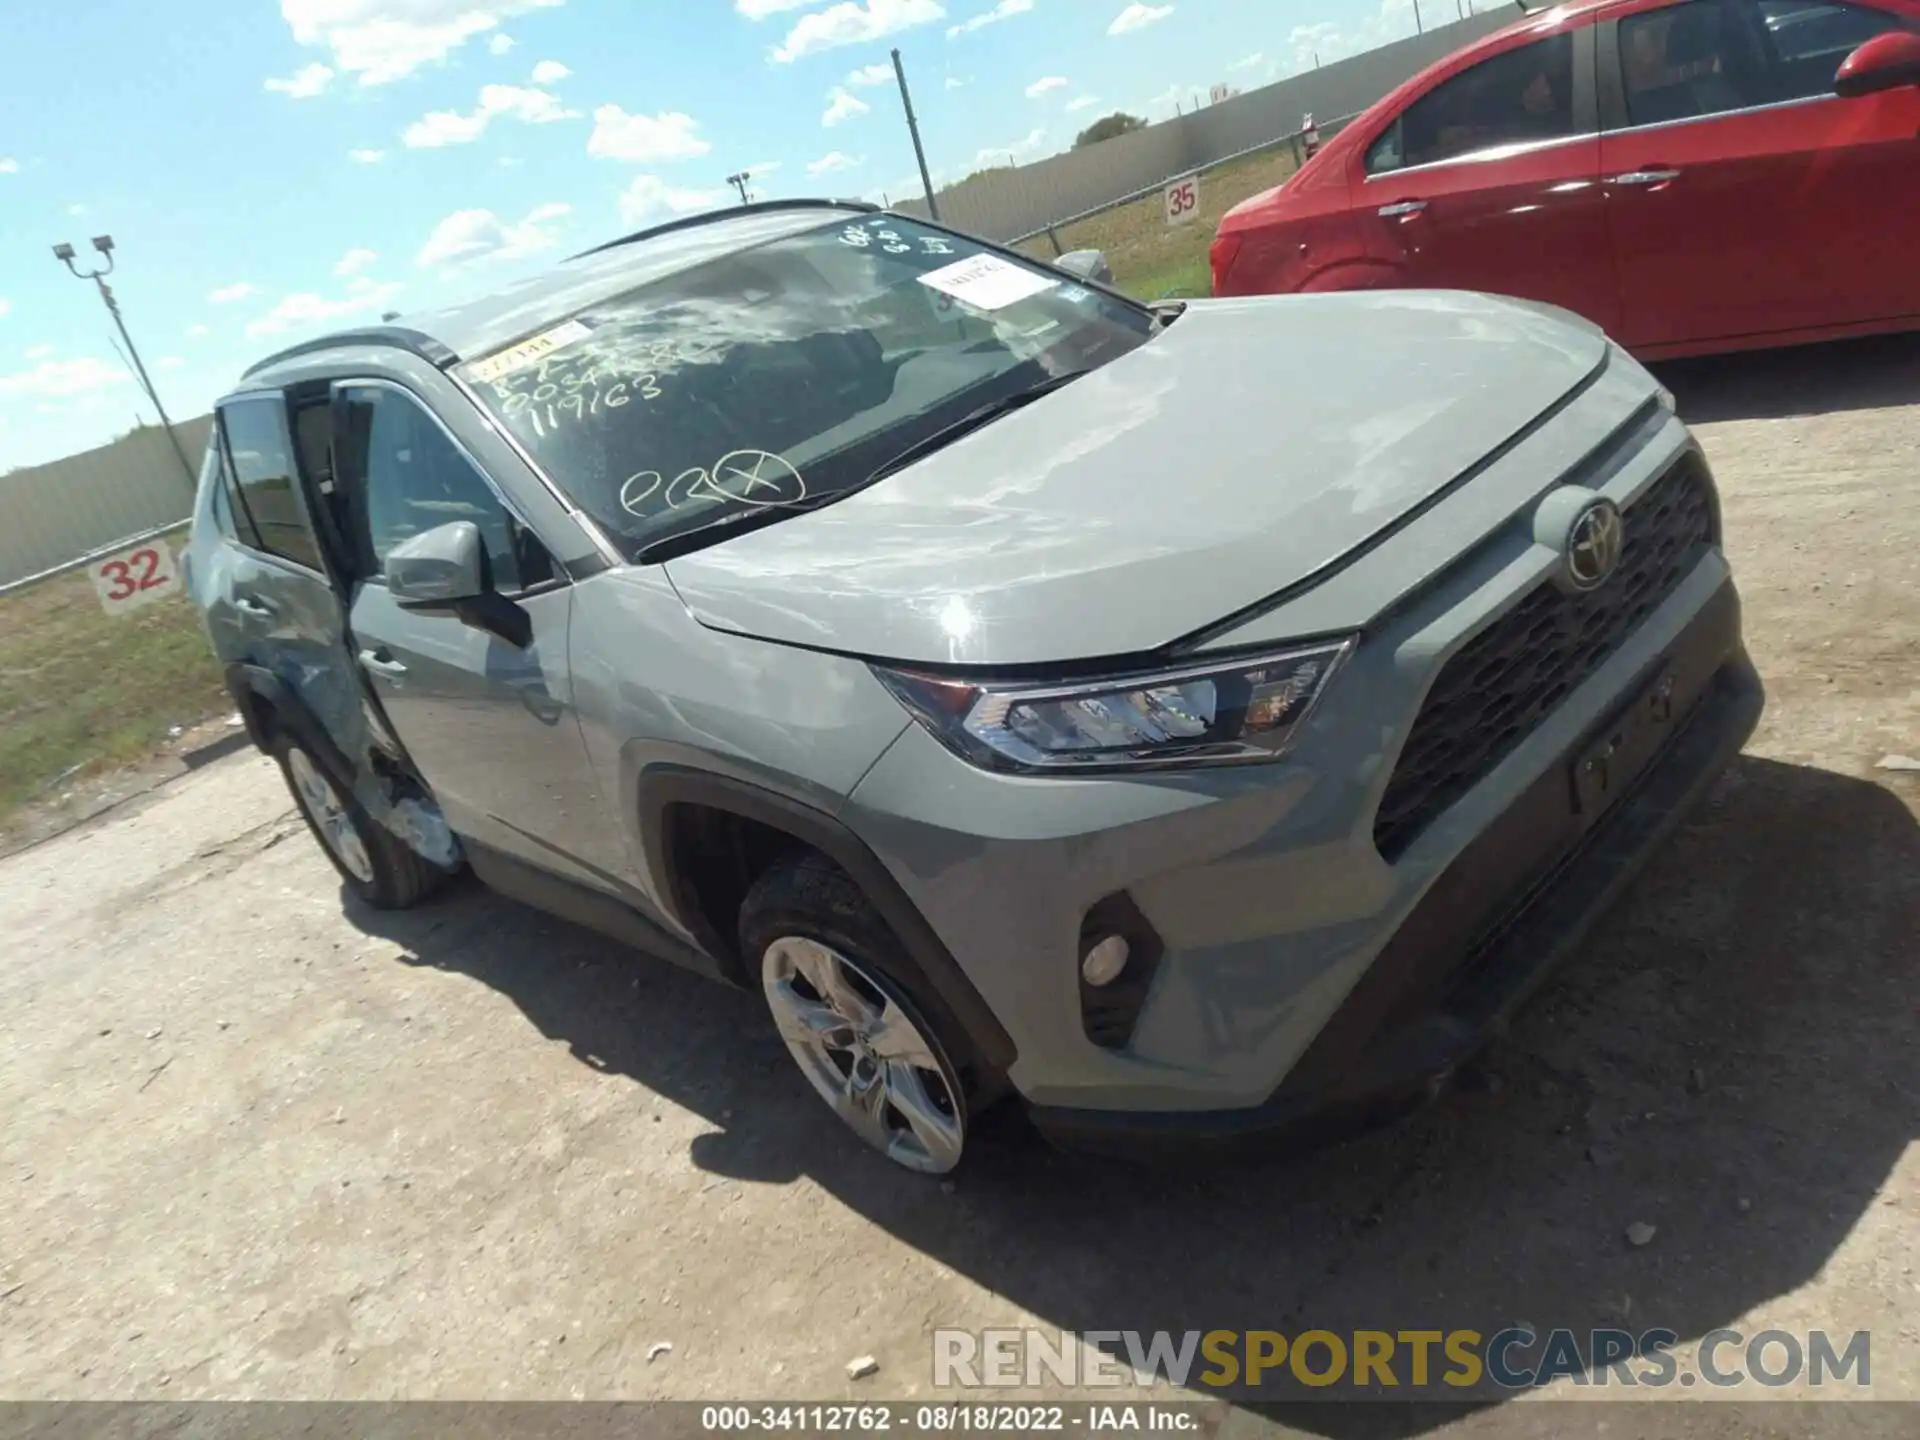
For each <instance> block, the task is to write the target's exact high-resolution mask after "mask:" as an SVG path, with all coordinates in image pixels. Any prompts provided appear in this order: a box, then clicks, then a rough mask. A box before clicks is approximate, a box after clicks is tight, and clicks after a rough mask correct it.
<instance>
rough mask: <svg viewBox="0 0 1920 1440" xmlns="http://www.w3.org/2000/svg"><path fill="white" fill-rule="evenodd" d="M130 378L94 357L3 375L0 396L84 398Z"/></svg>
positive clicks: (46, 362)
mask: <svg viewBox="0 0 1920 1440" xmlns="http://www.w3.org/2000/svg"><path fill="white" fill-rule="evenodd" d="M126 378H127V372H126V371H124V370H122V369H120V368H119V367H118V366H117V365H109V364H107V362H106V361H104V360H96V359H95V358H94V357H93V356H91V355H87V356H83V357H82V358H80V359H78V360H42V361H41V362H40V363H39V364H38V365H36V366H34V367H33V368H32V369H31V370H22V371H19V372H18V373H16V374H13V375H0V395H38V396H41V397H43V398H46V397H55V396H66V395H80V394H84V393H85V392H86V391H89V390H98V389H99V388H100V387H101V386H102V385H114V384H117V383H119V382H120V381H122V380H125V379H126Z"/></svg>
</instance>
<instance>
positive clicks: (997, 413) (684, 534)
mask: <svg viewBox="0 0 1920 1440" xmlns="http://www.w3.org/2000/svg"><path fill="white" fill-rule="evenodd" d="M1089 368H1091V367H1089ZM1086 373H1087V372H1086V371H1085V370H1068V371H1065V372H1063V373H1061V374H1059V375H1049V376H1048V377H1047V378H1046V379H1044V380H1041V381H1038V382H1036V383H1035V384H1032V385H1029V386H1028V387H1027V388H1026V389H1024V390H1015V391H1014V392H1012V393H1011V394H1008V395H1002V396H1000V397H999V398H998V399H994V400H989V401H987V403H986V404H984V405H977V406H975V407H974V408H973V409H971V410H969V411H967V413H966V414H964V415H962V416H961V417H960V418H959V419H958V420H954V421H952V422H950V423H948V424H946V425H942V426H941V427H940V428H939V429H938V430H935V431H933V432H932V433H930V434H927V435H922V436H921V437H920V438H919V439H918V440H916V441H914V442H913V443H912V444H911V445H909V446H907V447H906V448H905V449H904V450H901V451H900V452H899V453H898V454H896V455H894V456H893V458H892V459H890V460H888V461H887V462H886V463H885V464H883V465H881V466H879V467H878V468H877V469H875V470H874V471H873V473H872V474H870V475H868V476H867V478H866V479H864V480H862V481H860V482H859V483H858V484H855V485H848V486H845V487H843V488H842V489H839V490H829V491H824V492H822V493H820V494H818V495H809V496H807V498H806V499H804V500H796V501H793V502H791V503H789V504H781V505H755V506H752V507H750V508H748V509H745V510H736V511H734V512H733V513H732V514H730V515H720V516H716V517H715V518H714V519H712V520H709V521H707V523H706V524H704V525H695V526H693V527H692V528H690V529H687V530H676V531H675V532H674V533H673V534H671V535H663V536H661V537H660V538H659V539H658V540H653V541H649V542H648V543H647V544H645V545H642V546H641V547H640V548H639V549H638V550H637V551H635V552H634V557H633V558H634V563H635V564H637V565H652V564H655V563H657V562H658V561H661V560H671V559H672V558H673V557H674V556H676V555H685V554H686V553H688V552H689V551H691V550H703V549H705V548H706V547H707V546H709V545H715V544H718V543H719V542H720V541H721V540H723V539H725V538H726V533H727V532H728V531H733V530H738V529H741V528H743V527H749V526H759V525H763V524H770V523H772V522H773V521H775V520H784V519H785V518H786V517H787V516H789V515H797V514H800V513H801V512H802V511H806V510H818V509H820V508H821V507H822V506H823V505H831V504H832V503H833V502H834V501H836V500H844V499H845V498H846V497H847V496H849V495H852V494H855V493H857V492H859V491H861V490H864V489H866V488H867V487H868V486H869V485H874V484H878V483H879V482H880V481H882V480H884V479H886V478H887V477H888V476H889V475H892V474H894V473H895V472H896V471H899V470H904V469H906V467H907V466H909V465H911V464H913V462H914V461H916V460H919V459H921V458H922V457H924V456H927V455H931V454H932V453H933V452H934V451H936V450H939V449H942V448H943V447H945V446H947V445H951V444H952V443H953V442H954V441H955V440H958V439H959V438H960V437H961V436H962V435H964V434H966V433H967V432H968V431H969V430H977V429H979V428H980V427H981V426H982V425H985V424H987V423H988V422H989V421H992V420H997V419H999V418H1000V417H1001V416H1002V415H1006V414H1010V413H1011V412H1013V411H1015V410H1018V409H1019V408H1020V407H1021V406H1022V405H1028V404H1031V403H1032V402H1033V401H1035V400H1038V399H1039V398H1040V397H1041V396H1042V395H1047V394H1050V393H1051V392H1053V391H1055V390H1058V389H1059V388H1060V387H1061V386H1062V385H1065V384H1066V383H1067V382H1068V381H1069V380H1078V379H1079V378H1080V377H1081V376H1082V375H1084V374H1086Z"/></svg>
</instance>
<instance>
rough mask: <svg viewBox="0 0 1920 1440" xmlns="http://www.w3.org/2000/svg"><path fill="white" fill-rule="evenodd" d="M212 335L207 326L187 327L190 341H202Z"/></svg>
mask: <svg viewBox="0 0 1920 1440" xmlns="http://www.w3.org/2000/svg"><path fill="white" fill-rule="evenodd" d="M212 333H213V332H212V331H211V330H210V329H209V328H208V327H207V326H205V325H189V326H187V338H188V339H189V340H201V339H204V338H206V337H207V336H208V335H210V334H212Z"/></svg>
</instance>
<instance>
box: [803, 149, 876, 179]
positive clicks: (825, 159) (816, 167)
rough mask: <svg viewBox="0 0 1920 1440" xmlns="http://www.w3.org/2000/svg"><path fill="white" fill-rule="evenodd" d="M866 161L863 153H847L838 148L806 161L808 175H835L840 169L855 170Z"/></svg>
mask: <svg viewBox="0 0 1920 1440" xmlns="http://www.w3.org/2000/svg"><path fill="white" fill-rule="evenodd" d="M866 163H867V157H866V156H864V155H848V154H845V153H844V152H842V151H839V150H832V151H829V152H828V153H827V154H825V155H822V156H821V157H820V158H819V159H818V160H809V161H808V162H807V174H809V175H837V174H839V173H840V172H841V171H842V170H857V169H859V168H860V167H861V166H862V165H864V164H866Z"/></svg>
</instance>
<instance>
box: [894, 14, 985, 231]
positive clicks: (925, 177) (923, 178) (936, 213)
mask: <svg viewBox="0 0 1920 1440" xmlns="http://www.w3.org/2000/svg"><path fill="white" fill-rule="evenodd" d="M893 78H894V79H896V80H898V81H899V82H900V104H901V106H902V108H904V109H905V110H906V112H907V134H909V135H911V136H912V137H913V158H914V159H915V160H917V161H919V162H920V189H921V190H922V191H923V192H924V193H925V195H926V197H927V218H928V219H929V220H932V221H934V222H936V223H938V221H939V219H940V202H939V201H938V200H936V199H934V198H933V177H932V176H930V175H929V174H927V152H926V151H925V150H923V149H921V148H920V122H919V121H918V120H916V119H914V118H913V96H912V95H911V94H909V93H908V91H907V67H906V66H904V65H902V64H901V63H900V52H899V51H898V50H895V51H894V52H893ZM1008 158H1009V159H1011V158H1012V157H1011V156H1009V157H1008Z"/></svg>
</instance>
